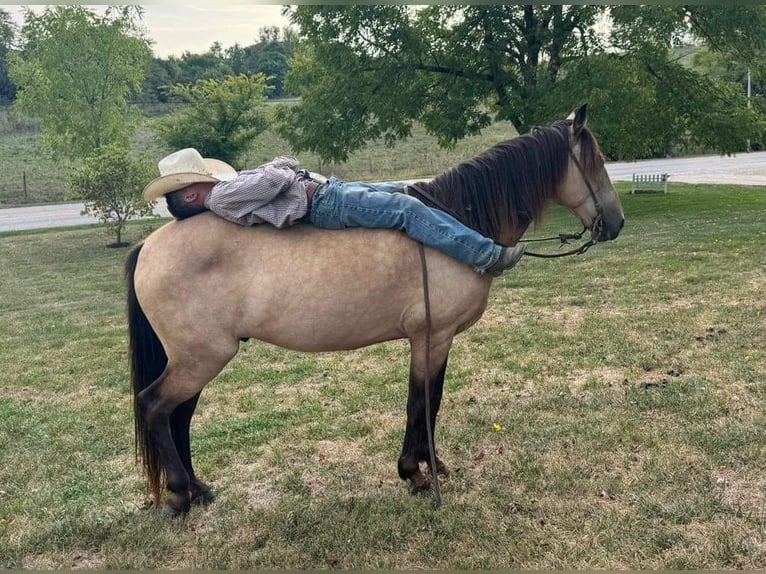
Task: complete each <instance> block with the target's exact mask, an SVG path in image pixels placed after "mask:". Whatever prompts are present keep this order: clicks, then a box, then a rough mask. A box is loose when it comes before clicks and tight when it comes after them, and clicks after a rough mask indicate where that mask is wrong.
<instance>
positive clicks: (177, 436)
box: [170, 393, 215, 504]
mask: <svg viewBox="0 0 766 574" xmlns="http://www.w3.org/2000/svg"><path fill="white" fill-rule="evenodd" d="M200 394H201V393H197V394H196V395H194V396H193V397H192V398H191V399H189V400H188V401H185V402H183V403H181V404H180V405H178V406H177V407H176V410H175V411H173V414H172V415H171V416H170V433H171V435H172V436H173V442H174V443H175V445H176V450H177V451H178V456H180V457H181V462H182V463H183V465H184V468H185V469H186V472H187V473H188V474H189V494H190V495H191V502H192V504H209V503H211V502H213V500H215V495H214V494H213V491H212V490H210V487H209V486H208V485H207V484H205V483H204V482H202V481H201V480H200V479H199V478H198V477H197V476H196V474H195V473H194V466H193V465H192V458H191V443H190V437H189V430H190V428H189V427H190V425H191V419H192V416H193V415H194V410H195V409H196V408H197V402H198V401H199V397H200Z"/></svg>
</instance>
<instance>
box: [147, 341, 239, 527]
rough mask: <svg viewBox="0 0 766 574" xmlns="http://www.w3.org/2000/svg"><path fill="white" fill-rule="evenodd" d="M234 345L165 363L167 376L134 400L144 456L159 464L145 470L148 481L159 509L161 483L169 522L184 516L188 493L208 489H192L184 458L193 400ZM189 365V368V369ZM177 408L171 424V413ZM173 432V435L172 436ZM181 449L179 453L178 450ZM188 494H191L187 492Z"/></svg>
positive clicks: (188, 461) (187, 455) (187, 458)
mask: <svg viewBox="0 0 766 574" xmlns="http://www.w3.org/2000/svg"><path fill="white" fill-rule="evenodd" d="M236 349H237V345H236V343H235V345H234V347H233V348H231V349H227V350H226V351H225V352H223V351H221V350H219V352H218V353H216V354H212V353H211V354H210V355H205V354H202V353H197V354H196V355H195V357H194V359H191V358H189V359H187V360H186V361H185V363H184V365H178V363H177V362H174V361H169V362H168V366H167V368H166V369H165V372H164V373H163V374H162V376H160V378H158V379H157V380H156V381H155V382H154V383H152V384H151V385H150V386H149V387H147V388H146V389H145V390H143V391H141V393H139V395H138V407H139V409H140V411H141V418H142V421H143V429H142V433H143V434H144V437H145V438H144V441H143V442H144V445H145V446H144V447H143V449H144V451H145V452H144V456H145V457H146V456H147V452H146V451H147V450H148V451H149V453H148V456H149V457H150V458H151V457H156V459H157V463H158V464H156V465H154V466H153V467H151V468H149V472H150V476H149V481H150V484H151V485H152V490H153V494H154V498H155V503H156V504H158V505H159V494H160V492H159V491H160V489H161V486H162V485H161V484H160V481H161V479H162V477H163V476H164V478H165V486H166V487H167V490H168V496H167V497H166V499H165V501H164V507H163V512H164V513H165V514H166V515H169V516H175V515H177V514H180V513H185V512H188V510H189V507H190V505H191V492H192V491H194V492H195V494H199V492H197V491H196V487H197V486H198V487H199V489H200V490H202V491H204V489H205V488H206V486H204V483H199V484H198V485H196V486H195V487H193V486H192V485H193V483H192V477H193V476H194V474H193V471H192V473H190V472H189V470H187V464H188V468H189V469H191V451H190V449H189V450H188V452H187V448H188V447H187V445H188V424H187V423H188V421H190V420H191V415H192V413H193V408H191V407H192V405H194V406H196V401H195V400H194V398H195V397H196V396H197V395H198V394H199V393H200V392H201V391H202V388H203V387H204V386H205V385H206V384H207V383H208V382H209V381H211V380H212V379H213V377H215V376H216V375H217V374H218V373H219V372H220V371H221V369H222V368H223V367H224V366H225V365H226V363H228V362H229V360H231V358H232V357H233V356H234V354H236ZM187 365H188V366H187ZM179 407H181V410H180V411H179V414H178V415H177V417H178V418H176V419H175V420H174V421H173V424H172V426H171V419H172V417H173V414H174V413H175V411H176V410H177V409H178V408H179ZM172 427H175V430H176V434H175V435H174V434H173V431H172V430H171V428H172ZM176 440H177V441H178V442H179V443H181V444H180V446H181V447H182V448H181V450H180V451H179V449H178V448H177V446H176ZM190 489H191V490H190Z"/></svg>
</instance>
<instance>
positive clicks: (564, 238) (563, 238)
mask: <svg viewBox="0 0 766 574" xmlns="http://www.w3.org/2000/svg"><path fill="white" fill-rule="evenodd" d="M569 157H570V158H571V159H572V161H573V162H574V164H575V166H576V167H577V170H578V171H579V172H580V175H581V176H582V179H583V181H584V182H585V186H586V187H587V188H588V193H590V197H591V199H593V204H594V205H595V206H596V219H594V220H593V225H591V228H590V231H591V238H590V239H589V240H588V241H586V242H585V243H583V244H582V245H580V246H579V247H576V248H575V249H572V250H570V251H565V252H563V253H550V254H549V253H533V252H532V251H525V252H524V255H529V256H530V257H540V258H543V259H554V258H557V257H567V256H568V255H581V254H583V253H585V252H586V251H588V249H590V248H591V247H593V246H594V245H595V244H596V243H598V236H599V235H601V230H602V228H603V226H604V210H603V208H602V207H601V203H600V202H599V200H598V196H597V195H596V192H595V191H594V189H593V185H592V184H591V182H590V179H588V176H587V175H585V170H584V169H583V167H582V164H581V163H580V160H579V159H578V158H577V156H576V155H575V152H574V146H572V145H570V146H569ZM586 231H588V227H587V226H585V225H583V228H582V231H580V232H578V233H559V234H558V236H556V237H546V238H543V239H527V240H526V241H525V242H524V243H535V242H538V241H556V240H558V241H559V247H563V246H564V245H569V242H570V241H571V240H574V241H579V240H580V239H582V236H583V235H584V234H585V232H586ZM593 236H595V237H596V238H597V239H595V240H594V239H593Z"/></svg>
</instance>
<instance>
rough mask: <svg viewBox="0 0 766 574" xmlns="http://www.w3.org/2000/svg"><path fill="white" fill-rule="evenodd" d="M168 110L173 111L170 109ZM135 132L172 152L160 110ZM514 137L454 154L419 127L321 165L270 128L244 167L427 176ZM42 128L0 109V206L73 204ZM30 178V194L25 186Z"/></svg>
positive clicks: (503, 127)
mask: <svg viewBox="0 0 766 574" xmlns="http://www.w3.org/2000/svg"><path fill="white" fill-rule="evenodd" d="M166 109H169V108H166ZM150 115H151V117H147V118H146V119H145V120H144V122H143V123H142V124H141V126H140V127H139V128H138V129H137V130H136V133H135V135H134V138H133V146H132V149H133V151H134V153H135V154H136V155H137V156H138V157H142V158H144V159H146V160H147V161H149V162H150V163H152V164H156V162H157V161H158V160H159V159H161V158H162V157H163V156H164V155H167V154H168V153H171V152H172V151H174V150H172V149H169V148H168V147H167V146H165V145H164V144H163V143H162V142H161V141H160V140H159V139H158V138H157V136H156V134H155V132H154V130H153V128H152V121H153V120H154V119H155V118H156V116H157V115H162V113H159V112H158V111H157V110H156V109H154V110H153V111H152V113H151V114H150ZM514 135H516V132H515V130H514V128H513V126H512V125H511V124H510V123H508V122H501V123H497V124H493V125H492V126H490V127H488V128H487V129H486V130H484V133H482V134H481V135H479V136H472V137H468V138H466V139H464V140H463V141H461V142H459V143H458V144H457V145H456V146H455V148H454V149H452V150H443V149H439V148H438V147H437V145H436V138H434V137H432V136H429V135H428V134H427V133H426V132H425V130H424V129H423V128H422V127H420V126H417V127H415V128H414V129H413V136H412V137H411V138H410V139H408V140H406V141H403V142H400V143H398V144H397V145H396V146H395V147H389V146H386V145H385V144H384V143H383V142H382V141H377V142H372V143H370V144H369V145H367V146H366V147H365V148H364V149H363V150H360V151H358V152H356V153H354V154H352V155H351V157H350V158H349V160H348V161H347V162H344V163H343V164H330V165H322V164H321V163H320V160H319V158H318V157H317V156H316V155H315V154H311V153H301V154H297V153H296V152H293V151H292V149H291V148H290V145H289V144H288V143H287V141H286V140H285V139H284V138H282V137H280V136H279V135H278V134H276V133H275V132H274V130H271V129H269V130H266V131H265V132H264V133H263V134H261V135H260V136H259V137H258V139H257V140H256V142H255V143H254V144H253V145H252V146H251V148H250V150H248V152H247V153H246V154H245V155H244V157H243V163H244V165H246V166H248V167H255V166H256V165H260V164H262V163H266V162H268V161H271V160H272V159H274V157H276V156H278V155H297V156H298V157H299V159H300V160H301V163H302V164H303V165H304V166H306V167H307V168H308V169H311V170H314V171H321V172H323V173H326V174H328V175H331V174H332V175H337V176H339V177H342V178H345V179H347V180H362V181H393V180H399V179H414V178H418V177H427V176H431V175H434V174H436V173H439V172H441V171H444V170H445V169H447V168H449V167H451V166H453V165H455V164H456V163H457V162H459V161H461V160H463V159H465V158H467V157H472V156H474V155H477V154H478V153H480V152H481V151H483V150H485V149H487V148H488V147H490V146H492V145H494V144H496V143H498V142H500V141H502V140H505V139H508V138H511V137H513V136H514ZM38 140H39V130H38V129H37V127H36V125H35V124H23V125H20V126H18V125H16V123H14V122H13V121H11V119H10V116H9V112H8V111H7V110H3V109H2V108H0V157H2V158H3V169H2V170H0V208H2V207H10V206H18V205H29V204H36V203H50V202H60V201H68V200H71V198H70V197H68V194H67V190H66V180H67V172H68V169H69V165H70V164H69V163H68V162H65V161H56V160H54V159H53V158H52V157H50V156H49V155H47V154H45V153H43V152H41V150H40V149H39V148H38ZM24 174H26V191H25V183H24Z"/></svg>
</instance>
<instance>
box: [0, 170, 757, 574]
mask: <svg viewBox="0 0 766 574" xmlns="http://www.w3.org/2000/svg"><path fill="white" fill-rule="evenodd" d="M621 196H622V199H623V205H624V208H625V213H626V219H627V223H626V227H625V229H624V231H623V233H622V235H621V236H620V238H619V239H618V240H617V241H615V242H612V243H609V244H603V245H598V246H596V247H594V248H593V249H592V250H591V251H590V252H589V253H588V254H587V255H585V256H581V257H577V258H568V259H565V260H557V261H542V260H533V259H525V260H524V261H522V262H521V264H520V265H519V266H518V267H517V268H516V269H514V270H513V271H512V272H511V273H508V274H506V275H505V276H503V277H501V278H500V279H499V280H497V281H496V282H495V283H494V284H493V288H492V292H491V295H490V303H489V306H488V309H487V312H486V313H485V315H484V317H483V319H482V320H481V321H480V322H479V323H478V324H477V325H475V326H474V327H473V328H472V329H470V330H469V331H468V332H466V333H465V334H463V335H461V336H460V337H458V338H457V339H456V341H455V345H454V348H453V351H452V354H451V360H450V365H449V368H448V374H447V383H446V391H445V397H444V401H443V403H442V410H441V412H440V419H439V425H438V428H437V444H438V446H439V449H440V453H441V456H442V458H443V459H444V460H445V461H446V462H447V464H448V465H449V466H450V467H451V468H452V474H451V476H450V477H449V479H447V480H445V481H444V482H443V484H442V496H443V499H444V504H443V506H442V508H441V509H440V510H434V509H433V508H432V507H431V502H430V500H429V498H428V497H425V496H420V497H411V496H410V495H409V494H408V493H407V489H406V487H405V486H404V484H402V483H401V482H400V481H399V479H398V477H397V475H396V466H395V465H396V459H397V457H398V454H399V449H400V446H401V440H402V436H403V430H404V407H405V403H406V392H407V383H406V379H407V368H408V366H407V355H408V353H407V347H406V345H405V344H404V343H403V342H392V343H388V344H384V345H379V346H375V347H371V348H368V349H362V350H360V351H356V352H352V353H337V354H323V355H313V354H304V353H294V352H286V351H283V350H281V349H278V348H275V347H273V346H268V345H265V344H262V343H259V342H257V341H250V342H249V343H247V344H246V345H244V346H243V350H242V352H241V353H240V354H239V356H238V357H237V358H236V359H235V360H234V361H232V363H231V364H230V365H229V366H228V367H227V368H226V370H225V371H224V372H223V373H222V374H221V375H220V376H219V378H218V379H217V380H216V381H214V382H213V383H212V384H210V385H209V386H208V387H207V388H206V390H205V393H204V395H203V398H202V401H201V403H200V407H199V409H198V414H197V416H196V417H195V421H194V423H193V429H192V432H193V437H192V441H193V449H194V452H195V457H196V458H195V461H196V466H197V468H198V471H199V472H200V474H201V476H202V477H203V478H205V479H206V480H208V481H210V482H211V483H212V484H213V485H214V487H215V488H216V491H217V493H218V500H217V501H216V502H215V503H214V504H212V505H211V506H209V507H207V508H194V509H193V510H192V512H191V513H190V515H189V517H188V518H186V519H183V520H176V521H165V520H163V519H161V518H160V517H158V516H157V515H156V513H154V512H153V511H151V510H147V509H146V508H145V502H146V495H145V493H144V490H143V480H142V477H141V474H140V472H139V468H138V467H137V466H135V465H134V461H133V443H132V420H131V396H130V393H129V389H128V367H127V355H126V332H125V324H124V318H123V305H124V303H123V301H124V295H123V284H122V278H121V265H122V261H123V259H124V256H125V251H124V250H114V249H107V248H105V247H104V244H105V243H106V240H107V238H106V236H105V235H104V234H103V233H102V232H100V231H98V230H96V229H93V228H81V229H74V230H58V231H48V232H25V233H18V234H3V235H0V268H2V273H0V341H2V344H1V345H0V370H2V372H3V378H2V393H0V541H2V542H1V543H0V568H108V569H133V568H136V569H138V568H185V569H191V568H209V569H251V568H296V569H297V568H312V569H314V568H384V569H389V568H391V569H393V568H401V569H419V568H431V567H432V568H451V569H458V568H519V569H537V568H543V569H564V568H591V569H595V568H606V569H623V568H629V569H724V568H727V569H728V568H761V567H763V566H764V564H766V537H765V536H766V535H765V534H764V527H765V525H764V518H763V508H764V505H765V504H766V498H765V495H764V487H765V483H764V474H763V473H764V462H763V461H764V460H765V455H766V452H765V450H766V446H765V445H766V441H765V440H764V439H766V436H764V415H763V413H764V412H766V386H765V384H764V383H765V381H766V336H765V335H764V318H765V317H764V314H765V309H764V305H765V304H766V281H765V279H766V256H764V249H763V245H764V244H766V228H765V227H764V220H765V217H766V193H765V192H764V190H763V189H762V188H738V187H727V186H692V185H680V184H673V186H672V189H671V193H670V194H669V195H667V196H657V195H655V196H648V195H641V196H630V195H627V194H625V189H624V188H622V193H621ZM576 227H577V224H576V222H575V221H574V219H573V218H572V217H571V216H570V215H568V214H565V213H563V212H561V211H559V210H556V211H553V212H552V213H551V216H550V217H549V218H548V220H547V222H546V223H545V224H544V226H543V228H541V229H540V230H539V231H538V233H539V234H540V235H542V234H546V235H548V234H550V233H551V232H557V231H561V230H567V229H574V228H576ZM142 229H143V228H142V225H141V224H137V225H131V226H130V227H129V230H128V235H129V238H130V239H133V240H137V239H138V238H139V236H140V235H141V233H142ZM495 424H497V425H500V427H501V428H500V430H495V427H494V426H493V425H495Z"/></svg>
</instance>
